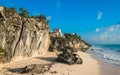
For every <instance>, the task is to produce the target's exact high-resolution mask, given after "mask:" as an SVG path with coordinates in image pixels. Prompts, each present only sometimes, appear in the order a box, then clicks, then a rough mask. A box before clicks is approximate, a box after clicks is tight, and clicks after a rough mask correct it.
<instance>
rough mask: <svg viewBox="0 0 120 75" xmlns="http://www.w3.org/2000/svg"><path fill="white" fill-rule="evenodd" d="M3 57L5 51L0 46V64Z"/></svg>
mask: <svg viewBox="0 0 120 75" xmlns="http://www.w3.org/2000/svg"><path fill="white" fill-rule="evenodd" d="M4 55H5V50H4V49H2V47H1V46H0V62H2V61H3V59H4Z"/></svg>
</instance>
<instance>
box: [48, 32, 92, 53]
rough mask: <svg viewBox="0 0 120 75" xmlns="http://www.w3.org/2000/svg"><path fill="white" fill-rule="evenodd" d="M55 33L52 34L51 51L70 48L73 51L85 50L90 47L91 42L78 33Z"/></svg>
mask: <svg viewBox="0 0 120 75" xmlns="http://www.w3.org/2000/svg"><path fill="white" fill-rule="evenodd" d="M58 33H59V32H58ZM53 34H54V32H53V33H52V35H51V45H50V47H49V50H50V51H55V50H58V51H60V50H67V49H69V50H72V51H73V52H77V51H78V50H80V51H83V52H85V51H87V49H89V48H90V44H88V43H86V42H85V41H84V40H82V39H81V38H80V37H79V36H78V35H77V34H68V33H65V34H64V36H55V35H56V34H54V35H53Z"/></svg>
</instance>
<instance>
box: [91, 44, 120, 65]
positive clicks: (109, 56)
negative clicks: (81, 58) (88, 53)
mask: <svg viewBox="0 0 120 75" xmlns="http://www.w3.org/2000/svg"><path fill="white" fill-rule="evenodd" d="M91 49H93V52H94V53H95V54H96V55H98V56H99V57H101V58H102V59H103V60H104V61H105V62H109V63H112V64H115V65H120V44H105V45H93V46H92V47H91Z"/></svg>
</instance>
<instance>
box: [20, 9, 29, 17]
mask: <svg viewBox="0 0 120 75" xmlns="http://www.w3.org/2000/svg"><path fill="white" fill-rule="evenodd" d="M19 11H20V13H19V14H20V15H21V16H23V17H26V18H27V17H29V12H28V11H27V10H26V9H24V8H22V7H21V8H19Z"/></svg>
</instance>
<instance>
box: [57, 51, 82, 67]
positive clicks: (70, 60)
mask: <svg viewBox="0 0 120 75" xmlns="http://www.w3.org/2000/svg"><path fill="white" fill-rule="evenodd" d="M56 61H58V62H63V63H67V64H69V65H72V64H82V63H83V61H82V58H80V56H79V55H78V54H76V53H75V52H72V51H70V50H63V53H61V54H59V55H58V58H57V59H56Z"/></svg>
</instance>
